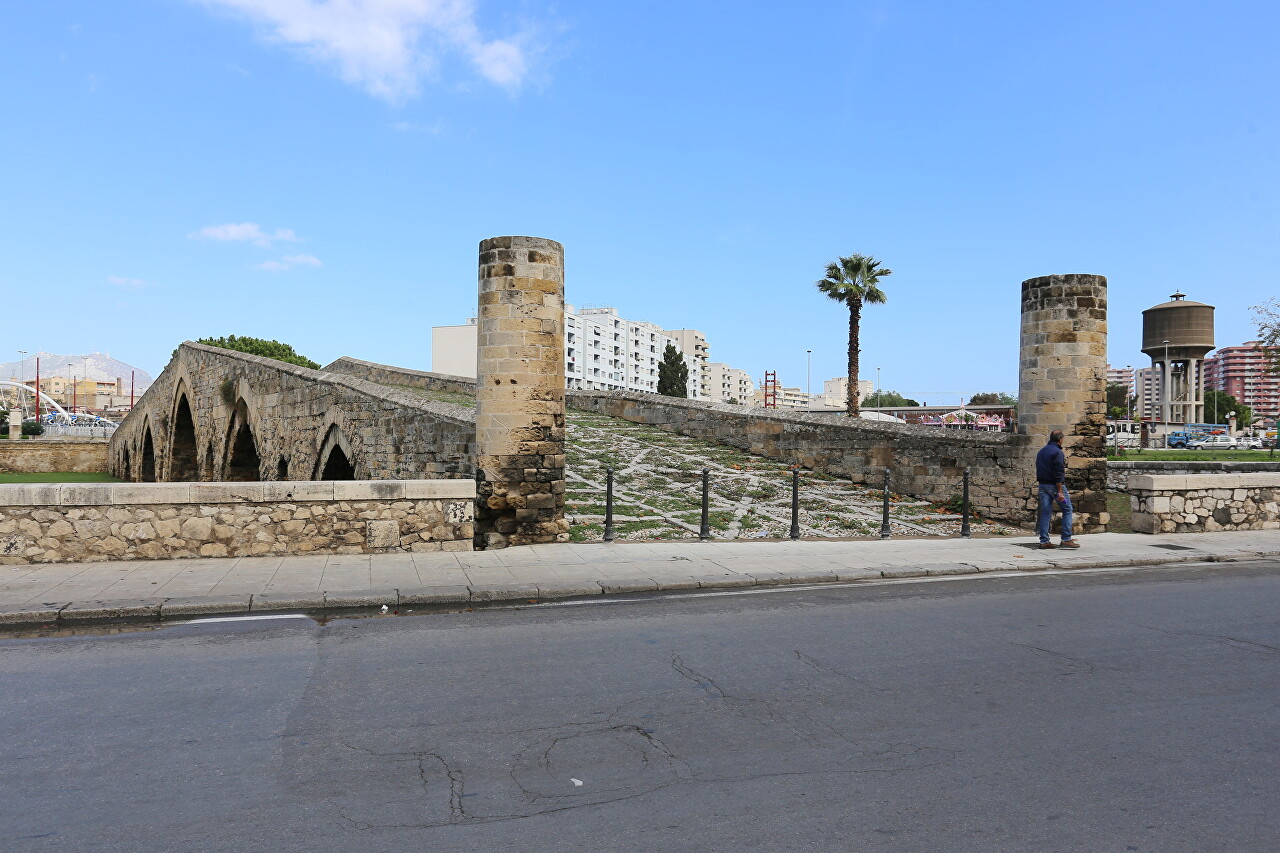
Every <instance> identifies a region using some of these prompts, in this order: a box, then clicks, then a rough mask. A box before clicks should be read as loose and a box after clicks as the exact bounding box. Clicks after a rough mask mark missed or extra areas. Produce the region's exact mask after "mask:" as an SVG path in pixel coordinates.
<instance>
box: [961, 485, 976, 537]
mask: <svg viewBox="0 0 1280 853" xmlns="http://www.w3.org/2000/svg"><path fill="white" fill-rule="evenodd" d="M960 513H961V514H960V535H961V536H962V537H963V538H965V539H968V538H969V537H970V536H971V535H972V534H973V531H971V530H970V529H969V469H968V468H965V469H964V495H963V496H962V498H961V502H960Z"/></svg>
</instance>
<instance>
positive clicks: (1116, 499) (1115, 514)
mask: <svg viewBox="0 0 1280 853" xmlns="http://www.w3.org/2000/svg"><path fill="white" fill-rule="evenodd" d="M1107 512H1109V513H1111V518H1110V520H1109V521H1108V522H1107V532H1108V533H1132V532H1133V527H1132V522H1131V516H1132V513H1131V508H1130V506H1129V496H1128V495H1127V494H1125V493H1124V492H1107Z"/></svg>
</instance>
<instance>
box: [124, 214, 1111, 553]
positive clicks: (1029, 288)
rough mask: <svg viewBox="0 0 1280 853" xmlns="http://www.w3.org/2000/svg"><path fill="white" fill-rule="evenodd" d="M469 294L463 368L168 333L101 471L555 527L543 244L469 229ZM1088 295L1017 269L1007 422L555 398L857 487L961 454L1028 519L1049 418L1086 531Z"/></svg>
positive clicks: (1090, 490)
mask: <svg viewBox="0 0 1280 853" xmlns="http://www.w3.org/2000/svg"><path fill="white" fill-rule="evenodd" d="M478 296H479V299H478V302H479V310H478V312H477V313H478V315H479V326H480V328H479V330H478V334H479V351H478V353H477V368H478V370H477V372H478V376H479V379H478V380H476V381H472V380H469V379H465V378H461V377H457V376H445V375H441V374H433V373H427V372H424V371H415V370H406V369H401V368H395V367H389V366H386V365H380V364H374V363H372V362H366V361H360V360H358V359H353V358H341V359H338V360H337V361H335V362H334V363H332V364H330V365H329V366H328V367H327V368H325V369H324V370H310V369H307V368H304V367H297V366H294V365H290V364H286V363H284V362H280V361H275V360H273V359H267V358H260V357H257V356H252V355H247V354H244V353H240V352H235V351H231V350H225V349H219V348H214V347H208V346H203V345H200V344H194V343H190V342H188V343H184V344H182V345H181V346H180V347H179V348H178V349H177V350H176V351H175V353H174V356H173V359H172V360H171V361H170V363H169V365H168V366H167V367H166V368H165V369H164V371H163V373H161V375H160V377H159V378H158V379H157V380H156V382H155V384H153V385H152V386H151V387H150V388H149V389H148V390H147V392H146V394H144V395H143V397H142V398H141V400H139V401H138V404H137V406H136V407H135V408H134V410H133V411H132V412H130V414H129V415H128V416H127V417H126V418H125V419H124V422H123V423H122V424H121V426H120V428H119V429H118V430H117V431H116V433H115V435H114V437H113V438H112V439H111V444H110V469H111V471H112V473H114V474H116V475H117V476H120V477H122V478H124V479H128V480H134V481H142V482H156V481H165V482H174V481H176V482H182V481H197V480H208V481H232V482H234V481H245V480H353V479H356V480H416V479H437V478H472V479H474V480H475V482H476V496H477V497H476V505H475V511H476V512H475V520H476V526H475V537H476V539H475V544H476V545H477V546H478V547H485V546H488V547H504V546H506V545H517V544H530V543H536V542H555V541H567V540H568V524H567V522H566V521H565V520H564V489H565V481H564V466H565V456H564V441H565V401H566V391H565V375H564V366H565V365H564V349H563V341H564V337H563V335H564V327H563V319H564V282H563V248H562V247H561V246H560V244H559V243H555V242H554V241H551V240H543V239H540V238H534V237H497V238H492V239H490V240H485V241H483V242H482V243H481V244H480V254H479V291H478ZM1106 299H1107V285H1106V279H1105V278H1103V277H1101V276H1092V275H1063V276H1046V277H1042V278H1036V279H1029V280H1027V281H1025V282H1023V285H1022V330H1021V339H1020V361H1019V382H1020V388H1019V400H1020V402H1019V431H1020V433H1022V434H1021V435H1014V436H1006V435H1000V436H995V435H993V436H984V435H957V434H953V433H951V432H950V431H934V430H932V429H931V428H901V427H894V426H886V425H883V424H870V423H868V422H852V423H851V422H848V421H846V420H843V419H841V418H839V417H836V416H830V417H818V416H812V415H809V416H806V415H800V414H786V413H781V412H764V411H761V410H744V409H738V408H735V407H726V406H717V405H713V404H709V403H693V402H686V401H673V400H668V399H664V398H660V397H654V396H645V397H639V396H636V395H626V394H612V395H610V394H596V395H591V394H582V393H580V392H575V393H574V394H573V395H572V399H573V403H574V405H576V406H578V407H581V408H584V409H593V410H595V411H599V412H604V413H607V414H610V415H614V416H616V417H622V418H627V419H633V420H640V421H644V422H646V423H655V424H659V425H661V426H663V427H664V428H667V429H671V430H673V431H680V432H685V433H687V434H691V435H699V436H702V437H707V438H713V439H716V440H719V441H722V442H725V443H728V444H734V445H738V446H741V447H744V448H749V449H750V450H752V451H753V452H757V453H762V454H764V455H769V456H774V457H776V458H784V459H788V460H790V461H793V462H794V463H796V464H799V465H803V466H806V467H811V468H814V469H815V470H830V471H831V472H832V473H836V474H839V475H841V476H847V477H852V478H854V479H855V480H860V481H862V482H866V483H868V484H870V485H878V483H879V482H880V479H881V477H882V476H883V474H882V472H883V470H884V468H886V467H887V468H890V469H892V482H891V485H892V487H893V488H896V489H899V490H902V491H906V492H909V493H912V494H917V495H927V496H931V497H934V498H940V499H945V498H946V497H948V496H950V495H954V494H957V493H958V492H959V489H960V480H961V478H962V476H963V472H964V470H965V469H969V470H970V472H971V475H972V477H973V483H972V485H973V487H974V491H975V494H974V498H975V503H976V504H977V505H978V507H979V508H980V509H982V510H984V511H985V512H987V513H989V514H990V515H992V516H994V517H996V518H1001V519H1007V520H1014V521H1019V522H1025V521H1027V520H1029V518H1030V517H1031V514H1032V503H1031V501H1030V497H1031V493H1032V487H1033V484H1032V482H1031V481H1032V480H1033V479H1034V477H1033V469H1032V467H1031V458H1032V456H1033V455H1034V452H1035V450H1036V449H1037V448H1038V447H1039V446H1041V445H1042V444H1043V443H1044V441H1045V439H1046V437H1047V434H1048V432H1049V431H1050V430H1051V429H1061V430H1063V431H1064V432H1065V433H1066V442H1065V446H1066V448H1067V451H1068V456H1069V459H1070V468H1069V470H1068V474H1067V479H1068V484H1069V486H1070V488H1071V490H1072V493H1073V498H1074V502H1075V505H1076V510H1077V514H1078V517H1079V523H1078V526H1077V529H1079V530H1080V531H1081V532H1085V533H1092V532H1100V531H1102V530H1104V529H1105V525H1106V522H1107V514H1106V458H1105V452H1104V447H1103V441H1102V436H1103V414H1102V412H1103V405H1104V398H1105V393H1104V389H1105V366H1106V328H1107V327H1106ZM414 389H418V390H419V391H421V392H424V393H415V390H414ZM435 392H465V393H468V394H471V395H474V400H475V406H474V407H468V406H463V405H458V404H456V403H452V402H445V401H443V400H437V399H432V398H431V394H432V393H435ZM443 396H447V395H443Z"/></svg>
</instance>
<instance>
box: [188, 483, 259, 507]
mask: <svg viewBox="0 0 1280 853" xmlns="http://www.w3.org/2000/svg"><path fill="white" fill-rule="evenodd" d="M190 486H191V502H192V503H199V504H222V503H262V486H263V484H262V483H191V484H190Z"/></svg>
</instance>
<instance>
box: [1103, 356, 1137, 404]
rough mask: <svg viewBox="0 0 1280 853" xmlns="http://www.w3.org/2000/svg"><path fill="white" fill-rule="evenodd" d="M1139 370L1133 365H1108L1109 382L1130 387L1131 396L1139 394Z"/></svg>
mask: <svg viewBox="0 0 1280 853" xmlns="http://www.w3.org/2000/svg"><path fill="white" fill-rule="evenodd" d="M1137 379H1138V377H1137V371H1136V370H1134V369H1133V368H1132V367H1112V366H1111V365H1109V364H1108V365H1107V384H1108V385H1123V386H1124V387H1126V388H1128V389H1129V396H1130V397H1133V396H1135V395H1136V394H1137Z"/></svg>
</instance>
